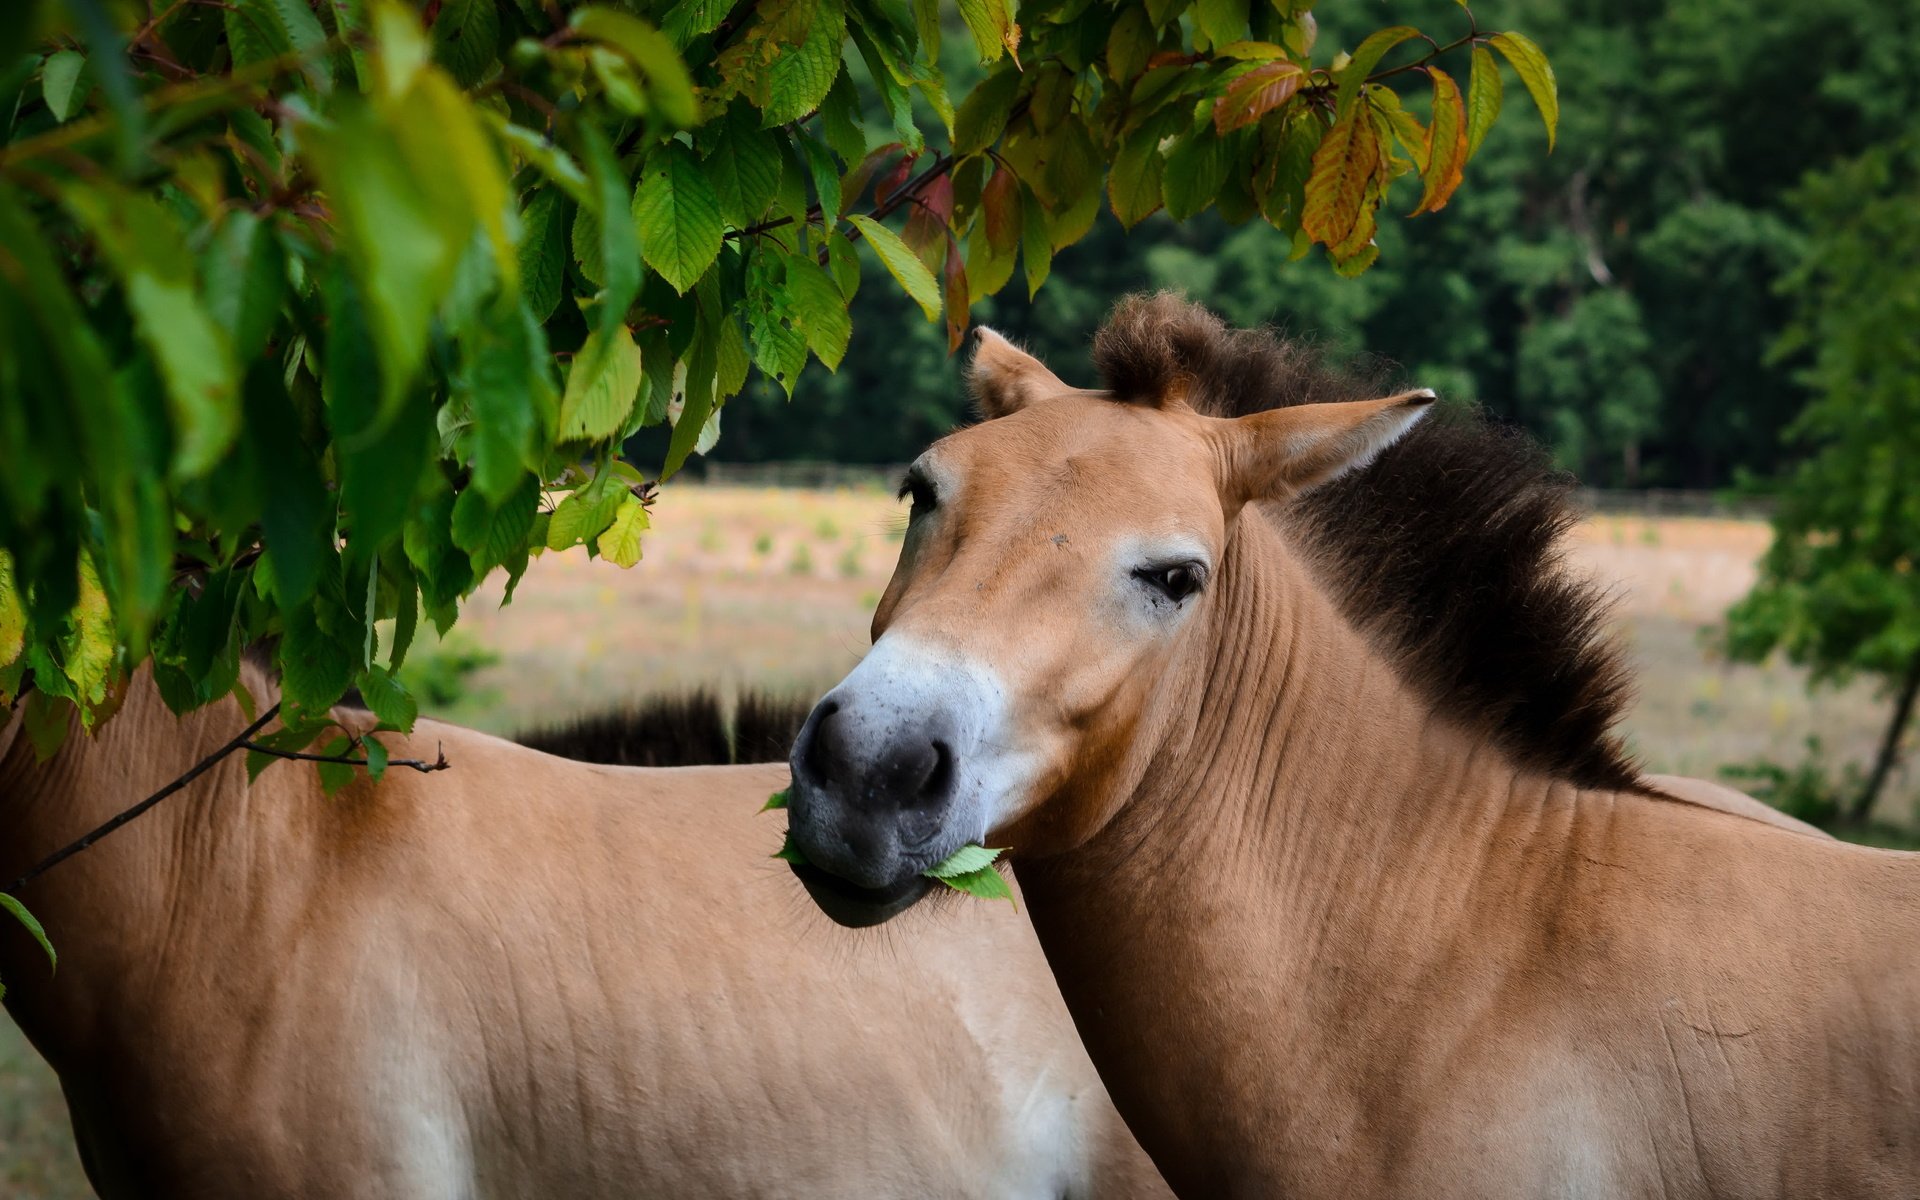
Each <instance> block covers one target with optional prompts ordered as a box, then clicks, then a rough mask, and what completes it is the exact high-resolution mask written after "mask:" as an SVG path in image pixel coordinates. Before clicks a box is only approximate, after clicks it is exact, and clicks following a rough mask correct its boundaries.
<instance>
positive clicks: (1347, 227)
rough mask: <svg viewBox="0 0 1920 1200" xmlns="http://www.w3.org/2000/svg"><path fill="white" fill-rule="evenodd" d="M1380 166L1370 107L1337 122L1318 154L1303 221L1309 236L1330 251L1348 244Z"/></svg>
mask: <svg viewBox="0 0 1920 1200" xmlns="http://www.w3.org/2000/svg"><path fill="white" fill-rule="evenodd" d="M1379 163H1380V145H1379V142H1378V140H1377V138H1376V137H1375V134H1374V126H1373V120H1372V118H1371V116H1370V115H1369V114H1368V111H1367V106H1366V105H1360V106H1358V107H1356V108H1354V109H1352V110H1351V111H1349V112H1348V113H1347V115H1346V116H1344V117H1342V118H1341V119H1340V120H1339V121H1337V122H1335V123H1334V126H1333V128H1332V129H1329V130H1328V131H1327V136H1326V137H1325V138H1323V139H1321V142H1320V149H1318V150H1317V151H1315V152H1314V155H1313V171H1312V173H1311V174H1309V175H1308V176H1307V190H1306V208H1305V210H1304V211H1303V212H1302V213H1301V220H1300V225H1301V228H1303V229H1305V230H1306V232H1307V235H1308V236H1309V237H1311V238H1312V239H1313V240H1314V241H1316V242H1322V243H1325V244H1326V245H1328V246H1335V245H1338V244H1339V243H1341V242H1343V241H1345V240H1346V238H1347V236H1348V235H1349V234H1350V233H1352V232H1353V228H1354V225H1355V223H1356V222H1357V221H1359V219H1360V206H1361V201H1362V199H1363V197H1364V196H1365V194H1366V190H1367V184H1368V181H1369V180H1371V179H1372V178H1373V175H1374V173H1375V171H1376V170H1377V169H1378V167H1379Z"/></svg>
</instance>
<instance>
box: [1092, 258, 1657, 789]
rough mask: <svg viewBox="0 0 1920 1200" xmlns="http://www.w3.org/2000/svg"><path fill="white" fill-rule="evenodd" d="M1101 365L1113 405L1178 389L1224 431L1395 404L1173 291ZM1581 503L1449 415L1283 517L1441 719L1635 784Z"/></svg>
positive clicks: (1119, 312)
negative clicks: (1618, 725) (1589, 567)
mask: <svg viewBox="0 0 1920 1200" xmlns="http://www.w3.org/2000/svg"><path fill="white" fill-rule="evenodd" d="M1093 357H1094V363H1095V365H1096V366H1097V367H1098V368H1099V370H1100V373H1101V374H1102V376H1104V377H1105V379H1106V383H1107V386H1108V387H1109V388H1111V389H1112V390H1113V392H1114V394H1115V396H1116V397H1118V398H1119V399H1122V400H1144V401H1151V400H1153V399H1154V398H1156V397H1161V396H1165V395H1168V394H1169V393H1173V394H1181V393H1184V395H1185V397H1186V400H1187V403H1189V404H1190V405H1192V406H1193V407H1194V408H1195V409H1196V410H1198V411H1200V412H1203V413H1207V414H1209V415H1212V416H1219V417H1236V416H1243V415H1245V414H1247V413H1252V412H1260V411H1265V410H1267V409H1273V408H1282V407H1285V406H1287V405H1292V404H1316V403H1323V402H1326V401H1337V400H1364V399H1373V398H1375V397H1378V396H1381V395H1384V394H1386V392H1387V391H1389V390H1390V389H1388V388H1386V387H1384V386H1382V385H1381V383H1380V381H1379V380H1378V379H1377V378H1375V377H1370V376H1369V375H1367V374H1364V373H1360V372H1354V371H1341V370H1339V369H1335V368H1331V367H1329V366H1327V365H1325V364H1324V363H1323V362H1322V361H1321V359H1320V357H1319V355H1318V354H1317V353H1315V352H1314V350H1313V349H1312V348H1311V347H1310V346H1307V345H1304V344H1302V343H1299V342H1291V341H1287V340H1284V339H1282V338H1279V337H1277V336H1275V335H1274V334H1272V333H1269V332H1265V331H1255V330H1234V329H1229V328H1228V327H1227V326H1226V324H1225V323H1224V322H1222V321H1221V320H1220V319H1219V318H1218V317H1215V316H1214V315H1213V314H1212V313H1210V312H1208V311H1206V310H1205V309H1203V308H1201V307H1199V306H1198V305H1194V304H1189V303H1188V302H1186V301H1185V300H1183V299H1180V298H1179V297H1177V296H1170V295H1164V294H1163V295H1159V296H1152V297H1146V296H1134V297H1130V298H1128V299H1126V300H1124V301H1122V302H1121V303H1120V306H1119V307H1118V308H1117V309H1115V311H1114V314H1113V316H1112V318H1111V319H1110V320H1109V321H1108V322H1107V325H1106V327H1105V328H1104V329H1102V330H1101V331H1100V333H1099V334H1098V335H1097V336H1096V337H1095V339H1094V344H1093ZM1377 374H1378V372H1375V373H1374V375H1375V376H1377ZM1572 489H1573V480H1572V478H1571V477H1570V476H1568V475H1566V474H1564V473H1562V472H1560V471H1557V470H1555V469H1554V468H1553V467H1552V465H1551V464H1550V463H1549V462H1548V460H1547V457H1546V455H1545V453H1544V452H1543V451H1542V450H1541V449H1540V447H1539V446H1538V445H1536V444H1535V443H1534V442H1533V441H1532V440H1531V439H1529V438H1527V437H1526V436H1525V435H1523V434H1521V433H1519V432H1518V431H1515V430H1511V429H1503V428H1501V427H1499V426H1496V425H1494V424H1492V423H1490V422H1489V421H1487V420H1486V418H1485V417H1483V416H1482V415H1481V414H1479V413H1478V412H1475V411H1463V410H1460V409H1451V408H1444V407H1443V408H1441V409H1439V410H1438V411H1436V412H1435V413H1434V415H1433V416H1431V417H1429V418H1428V419H1427V420H1425V421H1422V422H1421V423H1420V424H1418V425H1416V426H1415V427H1414V428H1413V430H1412V432H1410V433H1409V434H1408V435H1407V436H1406V437H1404V438H1402V439H1401V440H1400V441H1399V442H1398V443H1397V444H1396V445H1394V446H1393V447H1392V448H1390V449H1389V450H1387V451H1386V452H1385V453H1383V454H1381V455H1380V457H1379V458H1378V459H1376V460H1375V461H1374V462H1373V464H1372V465H1370V466H1368V467H1367V468H1366V469H1364V470H1361V471H1356V472H1354V473H1352V474H1350V475H1347V476H1345V477H1344V478H1342V479H1339V480H1336V481H1334V482H1333V483H1330V484H1328V485H1327V486H1325V487H1323V488H1320V489H1319V490H1317V491H1315V492H1312V493H1310V494H1309V495H1308V496H1306V497H1305V498H1303V499H1302V500H1300V501H1299V502H1297V503H1295V504H1293V505H1291V506H1289V507H1288V508H1287V510H1286V511H1285V512H1284V513H1282V514H1276V515H1277V516H1279V517H1280V519H1281V521H1282V524H1283V527H1284V528H1285V529H1286V530H1287V531H1288V533H1289V534H1290V535H1291V536H1293V537H1294V538H1295V539H1296V540H1297V541H1298V542H1299V543H1300V544H1301V545H1302V546H1303V547H1305V548H1306V549H1307V550H1308V552H1309V554H1310V557H1311V558H1312V559H1313V561H1314V563H1315V566H1316V568H1317V570H1318V573H1319V575H1320V578H1321V581H1322V583H1323V584H1324V585H1325V586H1326V587H1327V588H1328V589H1329V591H1331V592H1332V594H1333V595H1334V597H1335V599H1336V600H1337V601H1338V602H1339V604H1340V607H1341V608H1342V610H1343V611H1344V612H1345V613H1346V614H1347V617H1348V619H1349V620H1351V621H1353V623H1354V624H1355V625H1356V626H1357V627H1359V628H1360V629H1361V630H1362V631H1364V632H1365V633H1367V634H1368V635H1369V636H1370V637H1372V638H1373V639H1374V640H1375V642H1376V644H1378V645H1380V646H1382V647H1384V648H1385V650H1386V651H1387V653H1388V655H1389V657H1391V658H1392V659H1393V661H1394V662H1395V663H1396V664H1397V665H1398V667H1399V669H1400V672H1401V674H1402V676H1403V677H1404V678H1405V679H1406V680H1407V682H1408V683H1409V684H1411V685H1412V686H1413V687H1415V688H1416V689H1418V690H1419V691H1421V692H1422V693H1423V694H1424V695H1425V696H1426V697H1427V699H1428V701H1429V702H1430V703H1431V704H1432V705H1433V706H1434V708H1435V709H1436V710H1437V711H1440V712H1444V713H1446V714H1447V715H1448V716H1450V717H1453V718H1455V719H1458V720H1462V721H1465V722H1468V723H1470V724H1472V725H1474V726H1475V727H1477V728H1482V729H1485V730H1486V731H1487V732H1488V733H1490V734H1491V735H1492V737H1493V738H1494V739H1495V740H1496V741H1497V742H1498V743H1499V744H1500V745H1501V746H1502V747H1503V748H1504V749H1505V750H1506V751H1507V753H1508V754H1510V755H1512V756H1513V758H1514V759H1515V760H1517V761H1518V762H1519V763H1520V764H1521V765H1523V766H1527V767H1532V768H1535V769H1539V770H1543V771H1546V772H1548V773H1550V774H1553V775H1556V776H1559V777H1562V778H1565V779H1569V780H1571V781H1573V782H1575V783H1578V784H1581V785H1584V786H1590V787H1614V788H1626V787H1633V786H1635V785H1636V780H1637V778H1638V776H1639V772H1638V770H1637V769H1636V768H1635V766H1634V764H1633V763H1632V762H1631V761H1630V760H1629V759H1628V757H1627V755H1626V753H1625V751H1624V749H1623V748H1622V746H1621V744H1620V741H1619V739H1618V738H1617V737H1615V736H1614V734H1613V733H1612V727H1613V724H1614V722H1615V721H1616V720H1617V719H1618V718H1619V716H1620V713H1621V710H1622V709H1623V708H1624V707H1625V706H1626V702H1627V699H1628V696H1629V694H1630V682H1629V676H1628V672H1627V669H1626V666H1625V664H1624V663H1623V662H1622V661H1621V657H1620V652H1619V650H1618V648H1617V647H1616V646H1615V645H1614V644H1613V643H1612V642H1611V641H1610V640H1609V639H1608V638H1607V637H1606V633H1605V624H1606V617H1607V604H1606V602H1605V598H1604V597H1603V596H1602V595H1601V593H1600V592H1599V590H1598V589H1597V588H1595V587H1594V586H1593V585H1592V584H1589V583H1587V582H1584V581H1582V580H1580V579H1578V578H1575V577H1573V576H1572V575H1571V574H1570V573H1569V572H1568V571H1567V570H1566V569H1565V567H1564V565H1563V564H1562V562H1561V550H1562V538H1563V537H1564V535H1565V534H1566V533H1567V531H1568V530H1569V529H1570V528H1571V527H1572V526H1573V525H1575V524H1576V523H1578V521H1579V520H1580V513H1579V512H1578V510H1577V509H1576V508H1575V507H1574V505H1573V503H1572V495H1571V493H1572Z"/></svg>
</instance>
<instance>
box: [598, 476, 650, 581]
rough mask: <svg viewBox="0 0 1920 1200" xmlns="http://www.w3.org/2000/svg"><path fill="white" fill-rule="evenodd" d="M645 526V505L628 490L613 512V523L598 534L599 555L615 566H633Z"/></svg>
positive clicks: (638, 558) (646, 525) (638, 554)
mask: <svg viewBox="0 0 1920 1200" xmlns="http://www.w3.org/2000/svg"><path fill="white" fill-rule="evenodd" d="M647 528H648V521H647V508H646V506H645V505H644V504H641V503H640V501H639V500H637V499H635V498H634V495H633V493H632V492H628V493H627V494H626V498H625V499H623V500H621V501H620V507H619V508H618V509H617V510H616V511H615V512H614V514H613V524H611V525H609V526H607V528H606V532H604V533H602V534H601V535H600V553H601V555H602V556H603V557H604V558H606V559H607V560H608V561H610V562H612V563H613V564H614V565H616V566H619V567H631V566H633V565H634V564H635V563H637V562H639V561H640V535H641V534H642V533H644V532H645V531H646V530H647Z"/></svg>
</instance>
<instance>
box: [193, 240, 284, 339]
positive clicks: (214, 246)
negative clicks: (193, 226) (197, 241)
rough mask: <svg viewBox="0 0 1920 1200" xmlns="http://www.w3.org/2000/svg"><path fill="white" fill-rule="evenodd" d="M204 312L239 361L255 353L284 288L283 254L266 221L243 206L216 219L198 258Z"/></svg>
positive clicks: (277, 309) (277, 310) (275, 314)
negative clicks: (204, 300) (204, 281)
mask: <svg viewBox="0 0 1920 1200" xmlns="http://www.w3.org/2000/svg"><path fill="white" fill-rule="evenodd" d="M201 266H202V274H203V276H204V277H205V279H206V298H207V315H208V316H210V317H212V318H213V321H214V323H215V324H216V325H218V326H219V327H220V328H221V329H222V330H224V331H225V332H226V335H227V339H228V341H229V343H230V344H231V345H232V347H233V353H234V357H235V358H236V359H237V360H239V361H240V362H245V361H247V360H249V359H251V358H253V357H254V356H255V355H256V354H258V353H260V351H261V349H262V348H263V347H264V346H265V345H266V343H267V337H268V335H269V334H271V333H272V332H273V323H274V320H275V318H277V317H278V316H279V315H280V300H281V296H282V294H283V293H284V292H285V291H286V286H287V276H286V259H285V257H284V256H283V255H282V254H281V251H280V243H279V241H278V240H277V239H276V238H275V237H274V236H273V230H272V229H271V228H269V227H268V226H267V224H266V222H264V221H262V220H261V219H260V218H258V217H256V216H254V215H253V214H252V213H251V212H248V211H247V210H246V209H244V208H241V209H236V210H234V211H231V212H229V213H227V214H226V216H225V217H223V218H222V219H221V222H220V227H219V229H217V230H215V231H214V235H213V239H212V241H211V242H209V243H208V245H207V251H206V254H205V256H204V257H203V258H202V260H201Z"/></svg>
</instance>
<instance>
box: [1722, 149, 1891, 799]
mask: <svg viewBox="0 0 1920 1200" xmlns="http://www.w3.org/2000/svg"><path fill="white" fill-rule="evenodd" d="M1792 205H1793V208H1794V211H1795V213H1796V215H1797V216H1798V217H1799V220H1800V224H1801V226H1802V227H1803V229H1804V249H1803V251H1802V256H1801V259H1800V261H1799V262H1798V264H1797V265H1796V266H1795V267H1794V269H1793V270H1792V272H1791V273H1789V274H1788V275H1787V276H1786V277H1785V278H1784V279H1783V280H1782V281H1781V283H1780V286H1779V290H1780V292H1781V294H1782V296H1783V298H1784V299H1786V300H1787V301H1788V303H1789V305H1790V308H1791V312H1792V318H1791V320H1790V322H1789V324H1788V325H1787V328H1786V332H1785V333H1784V334H1783V335H1782V337H1781V338H1780V340H1779V341H1778V342H1777V343H1776V345H1775V348H1774V355H1773V360H1774V362H1775V363H1776V364H1778V365H1779V366H1780V367H1781V368H1782V369H1783V370H1786V369H1787V368H1792V370H1791V374H1792V376H1793V377H1794V378H1795V379H1797V380H1798V381H1800V382H1801V383H1803V384H1804V385H1805V386H1806V387H1808V388H1809V389H1810V390H1811V391H1812V392H1813V396H1814V398H1813V400H1812V402H1811V403H1809V404H1808V405H1807V407H1806V409H1805V411H1803V412H1802V413H1801V414H1800V416H1799V417H1798V418H1797V419H1796V420H1795V421H1794V422H1793V424H1792V426H1791V428H1790V430H1789V432H1790V434H1791V437H1792V440H1793V442H1794V444H1795V445H1796V446H1797V447H1799V448H1800V449H1801V450H1802V451H1803V452H1804V455H1805V456H1804V458H1802V460H1801V461H1800V462H1799V463H1798V465H1797V466H1795V467H1794V469H1793V470H1792V471H1791V472H1790V473H1788V474H1787V475H1786V477H1785V478H1784V480H1783V481H1782V483H1781V486H1780V489H1779V505H1780V507H1779V510H1778V513H1777V515H1776V517H1775V518H1774V542H1773V546H1772V548H1771V549H1769V550H1768V552H1767V555H1766V557H1765V558H1764V559H1763V560H1762V561H1761V564H1760V580H1759V582H1758V584H1757V585H1756V586H1755V587H1754V590H1753V591H1752V593H1750V594H1749V595H1748V596H1747V597H1746V599H1744V600H1743V601H1741V602H1740V604H1739V605H1737V606H1736V607H1735V608H1734V609H1733V610H1732V612H1730V613H1729V614H1728V628H1727V644H1728V649H1729V650H1730V652H1731V653H1732V654H1733V655H1734V656H1735V657H1737V658H1741V659H1746V660H1749V661H1759V660H1761V659H1763V658H1765V657H1766V656H1767V655H1769V654H1771V653H1772V652H1773V651H1774V650H1775V649H1784V650H1785V651H1786V653H1787V655H1788V656H1789V657H1791V658H1792V659H1793V660H1794V661H1795V662H1799V663H1804V664H1805V665H1806V666H1808V667H1809V668H1810V669H1811V671H1812V679H1813V681H1814V682H1815V683H1816V684H1818V683H1834V682H1844V681H1845V680H1846V679H1847V678H1848V677H1850V676H1851V675H1853V674H1855V673H1856V672H1858V673H1866V674H1870V675H1875V676H1878V677H1880V678H1881V679H1883V680H1885V681H1886V683H1887V685H1888V688H1889V690H1890V692H1891V694H1892V700H1893V707H1892V711H1891V713H1890V715H1889V717H1888V721H1887V726H1886V731H1885V733H1884V734H1883V735H1882V737H1881V739H1880V749H1879V753H1878V754H1877V755H1876V757H1875V759H1874V762H1873V766H1872V768H1871V770H1870V771H1869V772H1868V774H1867V777H1866V781H1865V783H1864V785H1863V786H1862V787H1861V788H1860V790H1859V791H1858V792H1857V793H1856V794H1855V795H1854V796H1853V797H1852V798H1851V799H1850V801H1849V803H1848V806H1847V808H1846V811H1845V816H1846V817H1847V818H1848V819H1849V820H1850V821H1852V822H1854V823H1856V824H1857V823H1860V822H1863V821H1865V820H1866V819H1867V817H1868V814H1870V813H1871V812H1872V811H1873V806H1874V802H1875V800H1877V799H1878V798H1879V795H1880V792H1881V789H1882V788H1883V787H1884V786H1885V785H1886V782H1887V777H1888V776H1889V775H1890V774H1891V773H1892V771H1893V769H1894V766H1895V764H1896V763H1897V762H1898V760H1899V757H1900V751H1901V745H1902V739H1903V738H1904V736H1905V735H1906V732H1907V729H1908V726H1909V724H1910V722H1911V719H1912V716H1913V709H1914V702H1915V697H1916V695H1917V694H1920V569H1916V562H1915V560H1916V558H1920V137H1910V138H1908V139H1905V140H1903V141H1901V142H1898V143H1893V144H1889V145H1885V146H1880V147H1876V148H1874V149H1873V150H1870V151H1868V152H1867V153H1865V154H1863V155H1861V156H1859V157H1858V158H1855V159H1852V160H1850V161H1848V162H1845V163H1842V164H1840V165H1838V166H1835V167H1833V168H1831V169H1829V170H1827V171H1824V172H1821V173H1819V174H1816V175H1814V176H1812V177H1810V178H1809V179H1808V180H1807V181H1806V182H1805V183H1804V184H1803V185H1802V186H1801V187H1799V188H1798V189H1796V190H1795V191H1794V192H1793V193H1792Z"/></svg>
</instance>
